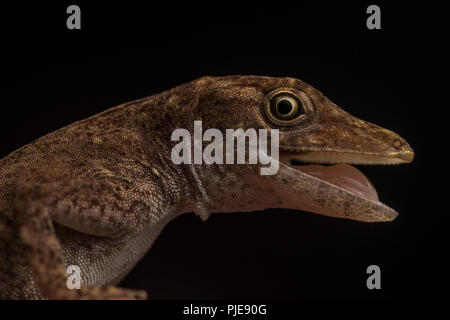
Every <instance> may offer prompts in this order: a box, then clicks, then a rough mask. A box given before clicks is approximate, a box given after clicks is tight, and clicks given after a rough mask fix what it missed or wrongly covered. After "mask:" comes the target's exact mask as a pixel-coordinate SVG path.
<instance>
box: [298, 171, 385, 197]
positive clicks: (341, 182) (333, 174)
mask: <svg viewBox="0 0 450 320" xmlns="http://www.w3.org/2000/svg"><path fill="white" fill-rule="evenodd" d="M295 169H297V170H300V171H302V172H304V173H307V174H309V175H311V176H313V177H316V178H319V179H322V180H325V181H327V182H329V183H331V184H334V185H336V186H338V187H341V188H343V189H346V190H349V191H351V192H353V193H356V194H359V195H361V196H364V197H366V198H369V199H372V200H375V201H378V194H377V190H375V187H374V186H373V184H372V182H370V180H369V179H367V177H366V176H365V175H364V174H363V173H362V172H361V171H359V170H358V169H356V168H355V167H352V166H350V165H348V164H337V165H334V166H320V165H305V166H295Z"/></svg>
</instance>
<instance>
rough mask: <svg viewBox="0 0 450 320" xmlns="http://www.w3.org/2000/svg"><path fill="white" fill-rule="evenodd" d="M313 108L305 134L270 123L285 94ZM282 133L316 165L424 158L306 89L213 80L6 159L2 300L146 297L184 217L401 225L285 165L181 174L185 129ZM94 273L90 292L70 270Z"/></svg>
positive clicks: (85, 278) (290, 82)
mask: <svg viewBox="0 0 450 320" xmlns="http://www.w3.org/2000/svg"><path fill="white" fill-rule="evenodd" d="M279 88H285V89H284V90H287V91H288V92H292V94H294V95H300V96H302V97H306V98H305V99H309V103H310V106H312V108H311V109H310V113H309V114H308V115H306V116H305V118H304V119H303V120H302V121H299V122H296V123H295V124H292V125H283V124H281V125H280V124H276V123H274V122H273V121H271V119H270V117H269V116H268V115H267V113H266V107H267V105H268V103H269V99H270V97H271V95H272V93H273V90H277V89H279ZM194 120H202V121H203V129H204V130H206V129H207V128H218V129H220V130H222V131H223V130H225V129H226V128H230V129H237V128H243V129H244V130H245V129H247V128H255V129H259V128H265V129H269V130H270V129H271V128H279V129H280V148H281V150H282V151H283V150H285V151H288V150H289V152H286V153H285V155H287V156H289V157H291V158H295V159H299V160H305V161H313V162H321V163H323V162H330V163H333V162H348V163H369V164H378V163H380V164H381V163H386V164H388V163H389V164H390V163H401V162H410V161H411V160H412V158H413V152H412V150H411V148H410V147H409V146H408V144H407V143H406V142H405V141H404V140H403V139H402V138H401V137H399V136H398V135H397V134H395V133H393V132H391V131H389V130H386V129H383V128H381V127H379V126H376V125H374V124H371V123H368V122H365V121H362V120H359V119H357V118H355V117H353V116H351V115H349V114H348V113H346V112H344V111H343V110H342V109H340V108H339V107H337V106H336V105H335V104H333V103H332V102H331V101H329V100H328V99H327V98H326V97H324V96H323V95H322V93H320V92H319V91H317V90H316V89H314V88H312V87H311V86H309V85H307V84H306V83H304V82H302V81H300V80H296V79H292V78H269V77H259V76H229V77H218V78H213V77H204V78H200V79H198V80H195V81H192V82H190V83H187V84H184V85H181V86H179V87H176V88H174V89H172V90H169V91H166V92H163V93H161V94H157V95H154V96H151V97H148V98H144V99H141V100H138V101H134V102H130V103H126V104H123V105H120V106H118V107H115V108H112V109H109V110H107V111H105V112H103V113H100V114H98V115H95V116H93V117H91V118H88V119H85V120H82V121H79V122H76V123H74V124H72V125H69V126H67V127H64V128H62V129H60V130H57V131H55V132H52V133H50V134H48V135H46V136H44V137H42V138H40V139H37V140H35V141H34V142H32V143H30V144H28V145H26V146H24V147H22V148H20V149H18V150H17V151H15V152H13V153H11V154H10V155H8V156H7V157H5V158H3V159H1V160H0V261H2V262H1V263H0V297H1V298H10V299H113V298H132V299H134V298H144V297H145V293H144V292H136V291H131V290H126V289H121V288H116V287H114V286H113V284H115V283H117V282H118V281H119V280H120V279H121V278H122V277H123V276H124V275H126V273H127V272H128V271H130V269H131V268H132V267H133V266H134V265H135V264H136V263H137V262H138V260H139V259H140V258H141V257H142V256H143V255H144V254H145V253H146V251H147V250H148V249H149V248H150V246H151V245H152V243H153V242H154V240H155V239H156V237H157V236H158V234H159V233H160V232H161V230H162V228H163V227H164V226H165V225H166V224H167V223H168V222H169V221H170V220H171V219H173V218H175V217H176V216H178V215H180V214H182V213H186V212H192V211H194V212H195V213H196V214H198V215H199V216H200V217H201V218H202V219H206V218H207V217H208V216H209V214H210V213H212V212H231V211H255V210H263V209H266V208H290V209H294V210H304V211H310V212H314V213H319V214H326V215H329V216H335V217H341V218H348V219H354V220H360V221H389V220H392V219H394V218H395V216H396V215H397V213H396V212H395V211H394V210H392V209H390V208H388V207H387V206H385V205H383V204H381V203H380V202H377V201H372V200H369V199H367V198H364V197H361V196H358V195H356V194H354V193H352V192H349V191H346V190H344V189H341V188H339V187H336V186H334V185H332V184H329V183H327V182H325V181H322V180H319V179H316V178H314V177H312V176H310V175H307V174H304V173H302V172H300V171H298V170H295V169H294V168H292V167H290V166H288V165H286V164H285V163H280V168H279V172H278V174H276V175H267V176H264V175H260V174H259V169H260V165H248V164H247V165H230V164H226V165H205V164H201V165H175V164H173V163H172V161H171V157H170V153H171V149H172V147H173V145H174V142H172V141H171V140H170V137H171V134H172V132H173V130H174V129H176V128H186V129H189V130H192V128H193V121H194ZM68 265H78V266H80V268H81V275H82V286H83V288H82V289H81V290H69V289H67V286H66V280H67V274H66V272H65V270H66V266H68Z"/></svg>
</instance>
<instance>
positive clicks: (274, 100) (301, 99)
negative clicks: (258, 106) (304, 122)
mask: <svg viewBox="0 0 450 320" xmlns="http://www.w3.org/2000/svg"><path fill="white" fill-rule="evenodd" d="M310 104H311V103H310V100H309V98H308V97H307V96H306V94H304V93H303V92H302V94H301V95H300V94H299V95H296V94H294V93H292V92H289V91H287V90H286V91H284V90H283V91H281V92H280V91H277V92H275V93H273V94H272V95H271V96H270V97H269V103H268V105H267V107H266V115H267V117H268V118H269V120H270V121H271V122H273V123H274V124H276V125H280V126H291V125H294V124H297V123H298V121H301V119H304V118H306V116H307V113H308V111H309V109H310V108H309V107H311V106H310Z"/></svg>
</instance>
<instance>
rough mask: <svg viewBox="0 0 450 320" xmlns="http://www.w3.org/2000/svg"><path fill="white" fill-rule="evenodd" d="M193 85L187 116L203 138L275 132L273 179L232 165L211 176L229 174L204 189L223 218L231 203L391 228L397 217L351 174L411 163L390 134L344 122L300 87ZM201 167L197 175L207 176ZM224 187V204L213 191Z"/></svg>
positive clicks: (403, 145)
mask: <svg viewBox="0 0 450 320" xmlns="http://www.w3.org/2000/svg"><path fill="white" fill-rule="evenodd" d="M193 85H194V88H195V91H196V92H197V93H199V94H198V95H197V98H196V99H197V100H196V103H195V104H193V107H192V108H191V110H192V113H193V115H194V117H195V119H196V120H202V125H203V130H206V129H207V128H217V129H219V130H221V131H222V132H224V133H225V129H238V128H242V129H243V130H247V129H249V128H254V129H256V130H258V129H267V131H268V132H269V133H270V132H271V131H272V132H273V129H278V130H279V131H278V132H279V162H277V164H278V165H279V168H278V169H279V170H278V172H277V173H276V174H274V175H260V174H259V171H258V170H257V168H258V165H253V166H252V165H248V166H240V167H239V165H234V166H233V167H234V168H233V169H230V170H227V169H226V168H225V169H221V170H216V171H217V172H225V173H226V172H228V176H226V177H225V176H223V177H221V178H220V180H221V183H218V182H217V181H214V179H206V180H205V181H204V184H205V185H209V187H208V188H207V190H209V192H210V193H214V192H216V195H215V196H216V197H219V200H218V201H221V202H222V203H227V206H226V208H227V210H228V211H229V210H230V205H231V206H233V203H234V204H236V205H235V207H234V209H235V210H236V211H242V210H244V211H250V210H260V209H265V208H290V209H296V210H303V211H309V212H314V213H319V214H324V215H328V216H333V217H340V218H347V219H353V220H359V221H390V220H393V219H394V218H395V217H396V216H397V213H396V212H395V211H394V210H393V209H391V208H389V207H388V206H386V205H384V204H382V203H381V202H380V201H379V200H378V196H377V193H376V190H375V188H374V186H373V185H372V184H371V182H370V181H369V180H368V179H367V178H366V177H365V176H364V175H363V174H362V173H361V172H360V171H359V170H358V169H356V168H354V167H353V166H351V164H358V165H359V164H361V165H378V164H381V165H389V164H400V163H409V162H411V161H412V160H413V157H414V152H413V150H412V149H411V147H410V146H409V145H408V143H407V142H406V141H405V140H404V139H403V138H401V137H400V136H399V135H397V134H396V133H394V132H392V131H390V130H387V129H384V128H382V127H380V126H377V125H375V124H372V123H370V122H367V121H363V120H360V119H358V118H356V117H354V116H352V115H350V114H348V113H347V112H345V111H344V110H343V109H341V108H340V107H338V106H337V105H336V104H334V103H333V102H331V101H330V100H329V99H327V98H326V97H325V96H324V95H323V94H322V93H321V92H320V91H318V90H316V89H315V88H313V87H312V86H310V85H308V84H306V83H305V82H303V81H301V80H298V79H293V78H273V77H262V76H227V77H204V78H200V79H198V80H196V81H194V82H193ZM224 136H225V134H224ZM268 150H270V147H268ZM273 161H277V160H276V159H273ZM293 162H294V163H298V162H301V163H304V165H293V164H292V163H293ZM223 166H224V167H226V166H227V165H223ZM206 167H207V166H203V169H202V170H210V169H208V168H206ZM230 172H232V173H230ZM209 176H211V175H209ZM242 177H245V178H242ZM227 181H228V182H227ZM227 183H228V186H225V187H223V188H228V189H234V190H237V191H236V194H233V195H232V196H231V197H230V198H229V199H226V196H225V194H228V193H227V192H225V191H226V190H223V189H222V187H219V185H222V186H223V185H224V184H227ZM213 190H215V191H213ZM237 193H240V195H238V194H237ZM220 197H222V198H220ZM236 200H239V201H236ZM230 202H233V203H230ZM224 208H225V206H224ZM215 209H216V211H220V210H221V209H220V208H215ZM224 210H225V209H224Z"/></svg>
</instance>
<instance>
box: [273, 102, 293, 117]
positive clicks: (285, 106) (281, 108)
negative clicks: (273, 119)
mask: <svg viewBox="0 0 450 320" xmlns="http://www.w3.org/2000/svg"><path fill="white" fill-rule="evenodd" d="M292 108H293V106H292V103H291V102H290V101H289V100H287V99H283V100H281V101H280V102H278V104H277V110H278V112H279V113H280V114H281V115H286V114H289V113H290V112H291V111H292Z"/></svg>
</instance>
